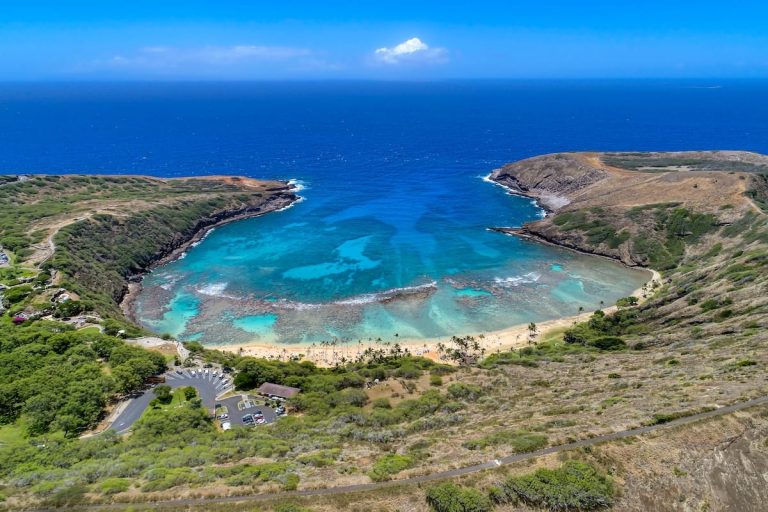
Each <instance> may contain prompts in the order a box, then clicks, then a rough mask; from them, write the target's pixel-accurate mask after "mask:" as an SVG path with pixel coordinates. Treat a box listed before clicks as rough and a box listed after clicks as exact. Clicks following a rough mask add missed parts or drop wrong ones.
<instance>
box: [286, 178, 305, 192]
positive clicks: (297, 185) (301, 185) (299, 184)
mask: <svg viewBox="0 0 768 512" xmlns="http://www.w3.org/2000/svg"><path fill="white" fill-rule="evenodd" d="M288 185H290V186H291V187H293V190H294V191H296V192H301V191H302V190H307V189H308V188H309V187H308V186H307V183H306V182H304V181H301V180H288Z"/></svg>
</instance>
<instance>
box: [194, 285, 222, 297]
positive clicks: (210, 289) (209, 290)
mask: <svg viewBox="0 0 768 512" xmlns="http://www.w3.org/2000/svg"><path fill="white" fill-rule="evenodd" d="M228 285H229V283H211V284H208V285H205V286H203V287H201V288H198V289H197V293H200V294H202V295H209V296H211V297H223V296H224V290H226V289H227V286H228Z"/></svg>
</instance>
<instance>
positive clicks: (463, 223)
mask: <svg viewBox="0 0 768 512" xmlns="http://www.w3.org/2000/svg"><path fill="white" fill-rule="evenodd" d="M329 186H330V184H329ZM360 188H362V189H363V191H365V192H367V194H365V195H364V194H362V193H361V192H363V191H361V190H360ZM459 191H460V192H459ZM409 193H410V194H412V195H411V196H409ZM301 195H302V196H303V197H304V198H305V200H304V201H302V202H300V203H298V204H296V205H295V206H294V207H292V208H289V209H288V210H286V211H283V212H277V213H272V214H269V215H266V216H264V217H260V218H256V219H250V220H246V221H239V222H236V223H233V224H229V225H225V226H222V227H219V228H217V229H215V230H214V231H213V232H212V233H211V234H210V235H209V236H207V237H206V238H205V239H204V240H203V241H202V242H201V243H200V244H199V245H198V246H197V247H194V248H192V249H191V250H189V251H188V253H187V254H186V255H185V256H184V257H183V258H182V259H179V260H177V261H175V262H173V263H170V264H168V265H165V266H163V267H160V268H158V269H156V270H155V271H154V272H152V273H151V274H150V275H148V276H147V277H146V278H145V280H144V290H143V292H142V294H141V296H140V297H139V300H138V302H137V310H138V313H139V316H140V318H141V319H142V320H143V322H144V324H145V325H146V326H147V327H149V328H151V329H153V330H155V331H158V332H169V333H171V334H173V335H175V336H179V337H180V338H182V339H195V340H200V341H202V342H204V343H207V344H226V343H236V342H248V341H259V342H269V343H274V342H277V343H310V342H319V341H323V340H330V339H333V338H337V339H342V340H358V339H364V340H367V339H379V338H381V339H383V340H385V341H394V340H397V339H412V338H435V337H441V336H450V335H453V334H478V333H482V332H488V331H491V330H496V329H501V328H504V327H509V326H511V325H515V324H519V323H526V322H530V321H541V320H545V319H551V318H555V317H558V316H562V315H568V314H574V313H576V312H577V311H578V309H579V308H580V307H584V308H596V307H598V306H599V305H600V302H601V301H604V302H605V303H606V304H611V303H613V301H615V300H616V299H617V298H618V297H621V296H624V295H626V294H628V293H629V292H630V291H632V290H634V289H636V288H638V287H639V286H640V285H641V284H642V283H643V282H644V281H645V280H646V279H647V275H646V273H645V272H641V271H634V270H630V269H627V268H624V267H622V266H621V265H619V264H616V263H614V262H611V261H608V260H605V259H601V258H594V257H586V256H582V255H579V254H575V253H572V252H569V251H564V250H559V249H557V248H553V247H549V246H544V245H540V244H536V243H532V242H526V241H521V240H518V239H516V238H514V237H510V236H506V235H503V234H500V233H497V232H492V231H489V230H488V229H486V228H487V227H489V226H493V225H519V224H521V223H523V222H526V221H529V220H534V219H536V218H540V216H541V215H542V212H541V210H540V209H539V208H537V207H536V206H535V205H534V204H533V203H532V202H531V201H530V200H529V199H526V198H522V197H518V196H513V195H509V194H507V193H506V192H505V191H504V190H503V189H501V188H500V187H498V186H495V185H492V184H490V183H488V182H486V181H483V180H482V179H481V178H480V177H479V176H471V175H470V176H452V177H449V178H446V179H443V180H440V181H434V180H433V181H431V182H430V183H423V182H422V181H421V180H419V179H418V177H414V178H411V179H409V180H400V181H399V182H394V181H392V182H391V184H390V185H389V187H387V188H383V187H370V188H368V186H363V187H359V188H357V189H354V188H351V187H333V186H331V188H330V191H327V190H326V189H325V187H322V186H321V185H320V184H316V183H314V182H310V183H309V184H308V188H307V189H306V190H303V191H302V192H301Z"/></svg>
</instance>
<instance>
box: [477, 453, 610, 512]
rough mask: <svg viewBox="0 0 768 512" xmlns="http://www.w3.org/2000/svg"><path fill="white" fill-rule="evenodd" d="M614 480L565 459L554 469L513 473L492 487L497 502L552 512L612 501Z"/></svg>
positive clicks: (596, 506) (598, 506)
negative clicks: (523, 473) (520, 473)
mask: <svg viewBox="0 0 768 512" xmlns="http://www.w3.org/2000/svg"><path fill="white" fill-rule="evenodd" d="M614 494H615V488H614V484H613V481H612V480H611V478H610V477H609V476H608V475H605V474H604V473H602V472H601V471H599V470H598V469H597V468H595V467H594V466H592V465H590V464H587V463H585V462H579V461H574V460H571V461H567V462H565V463H564V464H563V465H562V466H561V467H559V468H557V469H546V468H542V469H537V470H536V471H535V472H533V473H531V474H528V475H522V476H513V477H510V478H508V479H506V480H505V481H504V482H502V483H500V484H499V485H498V486H496V487H495V488H493V489H492V490H491V493H490V495H491V499H493V501H494V502H495V503H499V504H518V503H524V504H526V505H529V506H533V507H541V508H544V509H546V510H551V511H557V512H560V511H568V510H599V509H603V508H607V507H610V506H611V505H612V504H613V497H614Z"/></svg>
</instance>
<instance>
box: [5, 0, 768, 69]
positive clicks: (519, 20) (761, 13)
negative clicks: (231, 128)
mask: <svg viewBox="0 0 768 512" xmlns="http://www.w3.org/2000/svg"><path fill="white" fill-rule="evenodd" d="M598 77H600V78H602V77H717V78H728V77H768V2H765V1H753V0H745V1H731V2H713V1H708V0H700V1H689V0H680V1H675V0H667V1H658V0H644V1H635V0H626V1H622V0H613V1H610V2H608V1H589V0H585V1H573V0H549V1H548V0H539V1H523V2H515V1H512V0H508V1H493V2H492V1H482V0H477V1H463V2H455V1H451V0H444V1H431V0H429V1H418V0H412V1H409V2H401V1H398V0H387V1H377V2H367V1H364V0H358V1H355V2H352V1H350V2H342V1H338V0H314V1H291V0H272V1H270V2H262V1H259V0H242V1H227V0H219V1H216V2H214V1H211V0H208V1H198V0H185V1H176V0H155V1H152V2H149V1H143V0H133V1H125V2H111V1H108V0H101V1H98V2H96V1H94V2H86V1H78V0H70V1H61V0H55V1H35V0H25V1H21V0H18V1H15V0H14V1H11V0H8V1H3V2H2V7H0V80H38V79H40V80H62V79H63V80H92V79H162V80H169V79H170V80H174V79H180V80H187V79H347V78H363V79H418V80H423V79H439V78H598Z"/></svg>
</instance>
